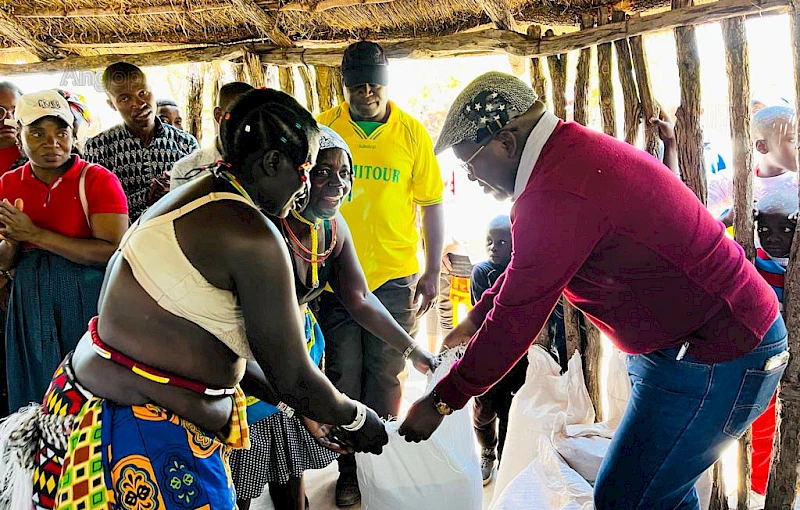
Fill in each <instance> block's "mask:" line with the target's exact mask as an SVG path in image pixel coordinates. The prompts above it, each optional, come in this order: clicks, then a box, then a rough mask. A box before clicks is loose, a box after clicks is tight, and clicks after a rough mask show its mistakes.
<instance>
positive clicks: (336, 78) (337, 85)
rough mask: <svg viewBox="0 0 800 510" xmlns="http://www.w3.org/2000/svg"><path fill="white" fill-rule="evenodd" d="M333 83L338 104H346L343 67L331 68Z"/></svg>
mask: <svg viewBox="0 0 800 510" xmlns="http://www.w3.org/2000/svg"><path fill="white" fill-rule="evenodd" d="M331 81H332V82H333V83H332V86H333V93H334V94H335V95H336V104H342V103H344V79H343V78H342V68H341V66H337V67H332V68H331Z"/></svg>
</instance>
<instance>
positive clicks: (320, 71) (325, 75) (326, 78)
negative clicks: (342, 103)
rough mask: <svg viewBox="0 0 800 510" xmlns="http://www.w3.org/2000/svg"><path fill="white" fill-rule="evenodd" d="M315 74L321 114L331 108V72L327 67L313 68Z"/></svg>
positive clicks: (332, 103)
mask: <svg viewBox="0 0 800 510" xmlns="http://www.w3.org/2000/svg"><path fill="white" fill-rule="evenodd" d="M314 70H315V71H316V74H317V97H318V98H319V109H320V111H322V112H325V111H328V110H330V109H331V108H333V105H334V102H333V77H332V75H333V74H334V73H333V70H332V69H331V68H330V67H328V66H314Z"/></svg>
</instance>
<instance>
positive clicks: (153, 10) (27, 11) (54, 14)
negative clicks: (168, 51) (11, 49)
mask: <svg viewBox="0 0 800 510" xmlns="http://www.w3.org/2000/svg"><path fill="white" fill-rule="evenodd" d="M193 5H194V6H193V7H188V6H187V5H186V4H183V3H181V4H174V3H173V4H165V5H147V6H143V7H127V8H125V9H119V10H115V9H102V8H85V9H34V8H31V7H15V8H14V11H13V14H14V17H15V18H20V19H28V18H37V19H38V18H108V17H117V16H163V15H169V14H199V13H201V12H207V11H219V10H224V9H230V8H231V4H230V3H229V2H225V3H220V2H217V1H215V2H209V3H208V4H199V5H198V4H193Z"/></svg>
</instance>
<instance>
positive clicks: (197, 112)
mask: <svg viewBox="0 0 800 510" xmlns="http://www.w3.org/2000/svg"><path fill="white" fill-rule="evenodd" d="M205 74H206V65H205V64H202V63H194V64H190V65H189V72H188V75H189V76H188V78H189V79H188V82H189V83H188V87H187V96H186V124H187V125H186V131H188V132H189V133H190V134H192V135H193V136H194V137H195V138H197V143H201V142H202V139H203V84H204V83H205Z"/></svg>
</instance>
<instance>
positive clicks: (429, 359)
mask: <svg viewBox="0 0 800 510" xmlns="http://www.w3.org/2000/svg"><path fill="white" fill-rule="evenodd" d="M408 359H410V360H411V362H412V363H413V364H414V368H416V369H417V371H418V372H420V373H422V374H427V373H429V372H430V373H431V374H432V373H433V372H434V371H436V367H437V366H438V365H439V363H438V361H437V360H436V356H434V355H433V354H431V353H429V352H428V351H426V350H424V349H422V348H421V347H417V348H416V349H414V350H413V351H411V354H410V355H409V356H408Z"/></svg>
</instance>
